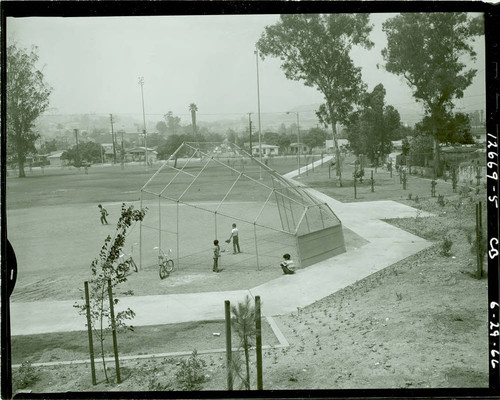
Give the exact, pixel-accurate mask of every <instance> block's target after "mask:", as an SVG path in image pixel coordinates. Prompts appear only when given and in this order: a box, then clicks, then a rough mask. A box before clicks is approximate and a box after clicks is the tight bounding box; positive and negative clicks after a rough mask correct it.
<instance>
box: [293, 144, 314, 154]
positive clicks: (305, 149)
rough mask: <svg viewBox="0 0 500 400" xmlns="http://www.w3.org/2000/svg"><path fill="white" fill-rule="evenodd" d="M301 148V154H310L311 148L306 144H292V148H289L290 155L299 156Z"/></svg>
mask: <svg viewBox="0 0 500 400" xmlns="http://www.w3.org/2000/svg"><path fill="white" fill-rule="evenodd" d="M299 148H300V154H308V153H309V151H310V150H311V148H310V147H309V146H308V145H307V144H304V143H290V146H288V149H289V153H291V154H297V153H298V152H299Z"/></svg>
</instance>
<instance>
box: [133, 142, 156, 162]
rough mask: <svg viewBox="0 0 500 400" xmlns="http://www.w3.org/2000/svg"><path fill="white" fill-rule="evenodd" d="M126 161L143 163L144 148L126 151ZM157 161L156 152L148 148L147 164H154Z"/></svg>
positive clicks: (144, 157) (144, 156)
mask: <svg viewBox="0 0 500 400" xmlns="http://www.w3.org/2000/svg"><path fill="white" fill-rule="evenodd" d="M125 158H126V160H130V161H145V159H146V148H145V147H143V146H141V147H135V148H133V149H130V150H127V151H126V154H125ZM157 159H158V152H157V151H156V150H155V149H151V148H149V147H148V160H149V162H155V161H156V160H157Z"/></svg>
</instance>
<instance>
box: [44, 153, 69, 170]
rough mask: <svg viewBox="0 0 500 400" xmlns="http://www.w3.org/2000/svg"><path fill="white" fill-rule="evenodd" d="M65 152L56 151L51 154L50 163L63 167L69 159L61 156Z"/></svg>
mask: <svg viewBox="0 0 500 400" xmlns="http://www.w3.org/2000/svg"><path fill="white" fill-rule="evenodd" d="M63 153H64V151H56V152H55V153H52V154H50V156H48V157H47V159H48V160H49V164H50V165H53V166H56V167H62V166H63V165H66V164H67V160H63V159H62V158H61V156H62V154H63Z"/></svg>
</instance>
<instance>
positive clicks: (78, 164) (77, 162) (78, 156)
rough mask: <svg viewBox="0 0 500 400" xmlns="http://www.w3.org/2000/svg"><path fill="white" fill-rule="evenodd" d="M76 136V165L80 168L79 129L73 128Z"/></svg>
mask: <svg viewBox="0 0 500 400" xmlns="http://www.w3.org/2000/svg"><path fill="white" fill-rule="evenodd" d="M73 131H74V132H75V137H76V167H77V168H80V152H79V151H78V129H73Z"/></svg>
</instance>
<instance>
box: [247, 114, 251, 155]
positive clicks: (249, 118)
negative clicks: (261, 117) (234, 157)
mask: <svg viewBox="0 0 500 400" xmlns="http://www.w3.org/2000/svg"><path fill="white" fill-rule="evenodd" d="M248 125H249V127H250V155H252V113H251V112H250V113H248Z"/></svg>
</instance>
